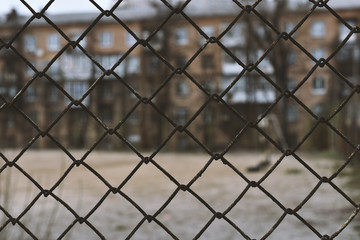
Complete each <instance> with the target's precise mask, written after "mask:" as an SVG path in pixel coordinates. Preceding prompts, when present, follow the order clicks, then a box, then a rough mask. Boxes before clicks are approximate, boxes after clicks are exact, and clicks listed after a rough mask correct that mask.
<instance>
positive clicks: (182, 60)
mask: <svg viewBox="0 0 360 240" xmlns="http://www.w3.org/2000/svg"><path fill="white" fill-rule="evenodd" d="M186 61H187V58H186V56H185V55H181V54H179V55H177V56H176V67H178V68H182V67H184V66H185V64H186Z"/></svg>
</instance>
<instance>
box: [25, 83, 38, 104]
mask: <svg viewBox="0 0 360 240" xmlns="http://www.w3.org/2000/svg"><path fill="white" fill-rule="evenodd" d="M26 101H27V102H35V101H36V89H35V87H33V86H29V87H28V88H27V89H26Z"/></svg>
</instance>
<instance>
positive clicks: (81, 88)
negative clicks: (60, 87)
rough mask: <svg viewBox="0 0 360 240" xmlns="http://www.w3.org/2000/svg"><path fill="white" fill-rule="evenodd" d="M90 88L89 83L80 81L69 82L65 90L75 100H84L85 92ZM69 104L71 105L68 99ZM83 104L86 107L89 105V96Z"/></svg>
mask: <svg viewBox="0 0 360 240" xmlns="http://www.w3.org/2000/svg"><path fill="white" fill-rule="evenodd" d="M88 88H89V84H88V83H87V82H82V81H78V82H73V81H68V82H66V83H65V90H66V91H67V92H68V93H69V94H70V95H71V97H72V98H73V99H74V100H79V99H80V98H82V96H83V95H84V94H85V92H86V91H87V90H88ZM66 103H67V104H69V103H70V100H69V99H67V102H66ZM82 104H84V105H89V96H88V97H86V98H85V99H84V100H83V101H82Z"/></svg>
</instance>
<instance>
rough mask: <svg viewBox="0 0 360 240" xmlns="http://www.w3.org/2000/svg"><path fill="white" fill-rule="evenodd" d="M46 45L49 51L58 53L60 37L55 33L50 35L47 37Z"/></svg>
mask: <svg viewBox="0 0 360 240" xmlns="http://www.w3.org/2000/svg"><path fill="white" fill-rule="evenodd" d="M46 43H47V49H48V50H49V51H58V50H59V49H60V36H59V35H58V34H56V33H51V34H49V35H48V36H47V41H46Z"/></svg>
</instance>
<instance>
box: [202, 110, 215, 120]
mask: <svg viewBox="0 0 360 240" xmlns="http://www.w3.org/2000/svg"><path fill="white" fill-rule="evenodd" d="M214 115H215V114H214V111H213V109H212V108H205V110H204V123H207V124H209V123H212V122H213V121H214Z"/></svg>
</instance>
